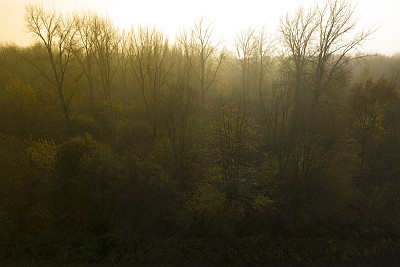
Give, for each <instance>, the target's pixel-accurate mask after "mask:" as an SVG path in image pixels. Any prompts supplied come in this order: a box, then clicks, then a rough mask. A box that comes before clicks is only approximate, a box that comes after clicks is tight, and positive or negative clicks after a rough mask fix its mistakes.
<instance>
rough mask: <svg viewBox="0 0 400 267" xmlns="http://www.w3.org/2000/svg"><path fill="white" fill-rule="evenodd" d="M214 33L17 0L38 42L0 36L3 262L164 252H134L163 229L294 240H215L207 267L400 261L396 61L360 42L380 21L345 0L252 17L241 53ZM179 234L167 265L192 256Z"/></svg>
mask: <svg viewBox="0 0 400 267" xmlns="http://www.w3.org/2000/svg"><path fill="white" fill-rule="evenodd" d="M213 27H214V26H213V24H212V23H210V22H208V21H206V20H205V19H203V18H199V19H197V20H196V21H195V22H194V24H193V25H192V26H191V27H188V28H187V29H186V30H184V31H182V33H180V34H179V35H178V36H177V38H176V41H175V43H171V42H169V40H168V39H167V38H166V36H165V35H164V33H163V32H160V31H158V30H157V29H156V28H153V27H149V26H140V25H137V26H135V27H134V28H133V29H132V30H131V31H119V30H118V29H117V28H116V27H115V26H114V25H113V23H112V21H110V19H108V18H106V17H101V16H99V15H98V14H95V13H92V12H90V11H88V12H81V13H76V14H73V15H69V16H67V15H65V14H62V13H60V12H59V11H57V10H53V9H49V10H47V9H45V8H43V7H42V6H35V5H28V6H26V29H27V30H28V31H29V32H31V33H32V35H33V36H34V37H35V38H36V40H37V42H36V44H34V45H32V46H30V47H26V48H22V47H17V46H10V45H8V46H7V45H3V46H1V47H0V110H1V111H0V133H1V134H0V158H1V160H0V170H1V171H0V236H1V237H0V242H1V244H2V246H1V249H0V256H1V259H3V260H16V259H20V258H21V257H22V260H24V259H25V260H29V261H30V260H32V259H34V260H39V261H55V262H59V263H65V262H67V263H68V262H79V261H84V262H86V261H89V262H102V261H105V262H108V261H110V262H119V261H127V262H131V261H133V262H137V261H140V260H142V261H144V262H151V261H152V260H158V261H166V260H168V256H163V255H164V254H162V252H161V250H162V249H166V247H168V249H171V248H170V247H169V245H170V244H169V243H162V242H161V243H157V244H158V245H159V244H164V245H165V247H162V245H159V246H161V247H162V249H160V251H158V250H157V251H158V252H159V253H160V254H157V253H158V252H157V253H155V254H152V253H154V251H153V252H149V251H147V252H146V251H144V250H143V249H142V247H152V246H153V245H152V243H151V242H153V241H154V240H158V241H157V242H159V240H161V239H162V238H164V237H165V236H168V237H171V236H172V237H174V238H178V237H179V238H183V239H185V240H189V239H190V240H197V241H198V242H200V243H201V242H202V241H201V240H203V239H200V237H201V238H208V239H209V240H215V239H213V238H223V239H222V240H228V241H226V242H228V243H223V244H224V245H223V246H222V247H221V248H223V249H226V251H231V250H229V249H228V248H231V247H230V246H236V245H232V244H236V243H234V241H232V240H237V239H240V238H244V237H246V236H260V238H261V239H262V240H264V241H265V240H269V239H270V238H271V239H274V238H275V239H276V238H289V239H290V238H294V237H296V238H300V239H299V240H300V241H299V243H296V242H297V241H296V242H295V243H290V242H289V243H288V244H286V243H285V244H286V245H287V246H289V250H285V251H286V252H285V251H283V250H279V249H278V248H276V247H274V244H275V243H273V242H272V243H268V244H269V245H267V243H263V244H264V245H265V246H266V247H260V246H262V245H261V243H262V242H261V241H257V242H259V243H257V244H258V245H257V244H255V243H254V242H253V241H252V240H250V241H249V240H247V239H246V240H247V241H243V242H245V244H247V246H249V248H250V249H249V251H250V250H251V251H252V252H251V253H255V252H254V251H258V250H260V251H261V252H260V251H259V254H257V255H253V254H251V253H250V252H249V251H246V249H245V248H244V250H240V249H239V251H241V252H238V254H235V255H236V256H234V257H233V258H229V256H228V254H229V253H228V252H227V254H226V255H225V254H224V255H225V256H223V255H222V254H221V255H222V256H221V255H219V256H220V258H218V257H217V256H216V255H217V254H215V253H216V251H218V249H221V248H219V247H218V245H216V243H214V245H215V246H217V249H216V251H213V252H210V251H209V253H210V254H207V255H206V259H202V260H204V261H205V262H214V263H215V262H223V263H226V262H229V261H237V262H242V263H243V262H247V263H249V262H250V263H265V262H275V263H277V262H278V263H282V260H283V259H284V260H287V261H288V262H304V261H311V262H312V261H313V260H315V261H316V262H318V261H319V260H328V261H331V260H334V261H342V260H344V259H349V258H352V259H354V260H359V259H370V258H379V257H381V256H385V255H386V256H385V257H387V258H389V257H398V255H397V254H396V253H395V252H396V251H397V250H396V249H395V248H397V247H398V246H399V244H400V243H399V240H398V234H399V230H400V210H399V209H400V193H399V192H400V180H399V177H400V163H399V162H400V142H399V141H400V139H399V138H400V102H399V90H398V86H397V83H398V81H399V79H400V76H399V73H400V58H399V57H398V56H395V57H392V58H387V57H383V56H371V55H367V54H365V53H362V44H363V43H364V42H366V41H367V39H368V38H369V37H370V36H371V35H372V34H373V32H374V29H373V28H368V29H366V28H365V29H364V30H361V31H357V30H356V29H358V28H360V27H359V25H357V18H356V17H355V16H354V7H353V5H352V2H351V1H339V0H332V1H327V2H326V3H325V4H323V5H321V6H319V5H318V6H315V7H313V8H312V9H304V8H302V7H299V8H297V9H296V10H294V11H293V12H290V13H287V14H283V15H282V17H281V21H280V26H279V29H278V31H277V34H276V36H268V35H267V30H266V28H263V27H262V28H248V29H245V30H243V31H241V32H240V33H238V34H237V38H236V43H235V51H229V50H227V49H226V48H224V46H223V45H224V44H223V42H221V41H219V40H218V39H216V38H215V36H214V32H213V29H214V28H213ZM382 74H385V76H381V75H382ZM147 234H151V236H152V237H153V238H154V236H155V239H152V238H149V239H146V238H144V237H143V236H144V235H147ZM100 237H101V238H100ZM263 238H264V239H263ZM301 238H315V239H314V241H315V242H314V243H313V241H311V243H313V244H319V243H318V242H323V244H324V245H323V246H322V247H321V246H320V245H318V246H317V245H316V246H315V247H313V248H312V249H311V248H310V250H306V249H305V248H304V244H303V243H302V242H303V241H304V242H306V241H307V240H308V239H307V240H305V239H304V240H303V239H301ZM321 238H322V240H325V239H324V238H327V240H328V241H327V242H325V241H321ZM332 238H333V239H332ZM385 238H386V239H385ZM261 239H260V240H261ZM336 239H339V240H347V239H352V240H353V241H352V242H353V243H351V244H353V245H352V247H351V248H350V249H343V250H341V249H342V248H343V247H340V244H339V243H340V242H339V243H338V244H336V243H335V241H332V240H336ZM359 239H360V240H364V241H359V242H358V241H357V240H359ZM375 239H379V240H380V241H379V242H381V243H374V240H375ZM60 240H61V241H60ZM162 240H164V239H162ZM199 240H200V241H199ZM241 240H242V239H241ZM280 240H281V239H280ZM296 240H298V239H296ZM302 240H303V241H302ZM365 240H368V242H369V243H368V242H367V241H365ZM382 240H383V241H382ZM197 241H194V242H197ZM171 242H172V241H171ZM182 242H184V241H182ZM185 242H186V241H185ZM187 242H188V241H187ZM224 242H225V241H224ZM232 242H233V243H232ZM246 242H248V243H246ZM260 242H261V243H260ZM279 242H283V241H279ZM307 242H309V241H307ZM382 242H383V243H382ZM385 242H386V243H385ZM46 244H47V245H46ZM48 244H51V245H48ZM77 244H78V245H77ZM184 244H185V243H184ZM190 244H192V243H190ZM196 244H197V243H195V244H192V245H193V246H196ZM279 244H280V243H279ZM376 244H380V245H379V247H378V248H377V245H376ZM173 246H175V247H173V248H175V249H176V250H173V252H170V253H169V254H168V255H169V256H170V257H171V258H169V259H170V260H171V261H172V262H173V263H177V262H180V260H181V259H183V258H185V257H186V258H185V259H188V258H189V259H191V258H193V257H194V258H195V259H197V258H196V256H195V254H196V253H197V252H196V249H194V248H193V247H192V248H191V250H190V249H189V250H188V251H190V253H192V254H190V253H189V252H188V251H186V252H185V251H184V250H182V251H181V250H180V249H183V248H181V247H180V245H179V242H177V243H174V245H173ZM199 246H200V245H199ZM200 247H201V246H200ZM157 248H159V247H157ZM223 249H222V251H224V250H223ZM263 249H264V250H263ZM268 249H272V250H273V251H275V252H276V251H278V252H277V253H278V254H274V253H275V252H271V253H272V254H268V255H269V256H267V254H265V255H264V254H263V253H266V252H265V251H269V250H268ZM150 251H152V250H151V249H150ZM288 251H294V252H293V253H288ZM316 251H318V253H319V254H318V253H317V252H316ZM349 251H352V252H349ZM354 251H356V252H354ZM314 252H315V253H314ZM353 252H354V253H353ZM85 253H86V254H85ZM146 253H147V254H146ZM174 253H176V254H174ZM180 253H181V254H180ZM185 253H188V254H185ZM221 253H222V252H221ZM246 253H250V254H246ZM257 253H258V252H257ZM268 253H269V252H268ZM279 253H281V254H279ZM285 253H286V254H285ZM351 253H353V254H351ZM68 255H69V256H68ZM177 255H180V256H177ZM396 255H397V256H396ZM153 257H154V258H153ZM174 257H175V258H174ZM235 257H236V258H235Z"/></svg>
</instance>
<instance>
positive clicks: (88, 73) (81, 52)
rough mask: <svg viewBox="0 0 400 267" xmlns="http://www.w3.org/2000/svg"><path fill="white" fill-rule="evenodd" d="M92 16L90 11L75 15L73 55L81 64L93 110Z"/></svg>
mask: <svg viewBox="0 0 400 267" xmlns="http://www.w3.org/2000/svg"><path fill="white" fill-rule="evenodd" d="M93 18H94V15H93V14H91V13H83V14H81V15H75V17H74V21H75V27H76V30H77V38H78V43H77V46H75V50H74V51H75V56H76V58H77V60H78V61H79V63H80V64H81V67H82V70H83V73H84V75H85V77H86V80H87V83H88V89H89V104H90V109H91V111H92V112H93V111H94V81H95V78H94V74H93V71H94V63H95V48H94V43H93V22H92V21H93Z"/></svg>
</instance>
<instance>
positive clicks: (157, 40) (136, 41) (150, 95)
mask: <svg viewBox="0 0 400 267" xmlns="http://www.w3.org/2000/svg"><path fill="white" fill-rule="evenodd" d="M169 53H170V52H169V44H168V39H167V38H165V37H164V35H163V34H162V33H161V32H159V31H157V30H156V29H155V28H153V29H151V28H143V27H139V28H138V29H137V30H136V31H135V32H131V36H130V47H129V64H130V70H131V71H132V75H133V77H135V79H136V80H137V82H138V84H139V89H140V93H141V96H142V99H143V102H144V105H145V108H146V113H147V119H148V120H149V123H150V128H151V130H152V140H153V141H155V139H156V137H157V133H158V127H159V115H160V114H159V113H160V111H159V109H160V97H161V94H162V93H163V90H164V89H165V86H166V85H167V80H168V75H169V73H170V70H171V67H172V62H171V57H170V56H169Z"/></svg>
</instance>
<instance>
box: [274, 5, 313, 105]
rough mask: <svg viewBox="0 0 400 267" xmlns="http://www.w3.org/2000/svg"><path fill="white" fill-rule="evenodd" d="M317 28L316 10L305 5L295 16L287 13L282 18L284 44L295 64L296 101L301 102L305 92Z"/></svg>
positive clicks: (281, 31)
mask: <svg viewBox="0 0 400 267" xmlns="http://www.w3.org/2000/svg"><path fill="white" fill-rule="evenodd" d="M316 28H317V25H316V24H315V12H314V11H312V10H310V11H308V12H307V11H305V9H304V8H303V7H299V8H298V9H297V11H296V13H295V14H294V15H293V16H290V15H289V14H286V15H285V17H283V18H282V19H281V25H280V33H281V37H282V42H283V46H284V48H285V49H286V50H287V52H288V53H289V55H290V57H289V58H290V61H291V62H292V63H293V65H294V80H293V83H294V85H293V86H294V97H295V100H296V102H299V100H300V99H301V97H302V95H303V94H304V90H303V89H304V82H305V80H306V77H305V74H306V73H305V72H306V67H307V66H308V65H309V63H310V62H311V58H312V56H313V54H314V52H313V51H312V38H313V35H314V32H315V29H316ZM298 104H300V103H298Z"/></svg>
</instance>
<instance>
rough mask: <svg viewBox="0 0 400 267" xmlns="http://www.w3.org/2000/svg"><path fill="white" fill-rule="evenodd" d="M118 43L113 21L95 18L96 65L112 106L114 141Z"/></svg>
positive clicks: (93, 37) (114, 134) (93, 23)
mask: <svg viewBox="0 0 400 267" xmlns="http://www.w3.org/2000/svg"><path fill="white" fill-rule="evenodd" d="M118 41H119V40H118V37H117V31H116V29H115V28H114V26H113V24H112V22H111V20H110V19H109V18H102V17H99V16H94V17H93V20H92V42H93V45H94V51H95V59H96V63H97V66H98V67H99V70H100V78H101V84H102V88H103V92H104V99H105V101H106V102H107V104H108V105H109V106H110V112H111V120H112V134H113V137H114V139H116V138H117V133H116V128H115V114H114V106H113V96H112V88H113V82H114V78H115V74H116V72H117V69H118V65H117V59H116V58H117V53H118Z"/></svg>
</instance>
